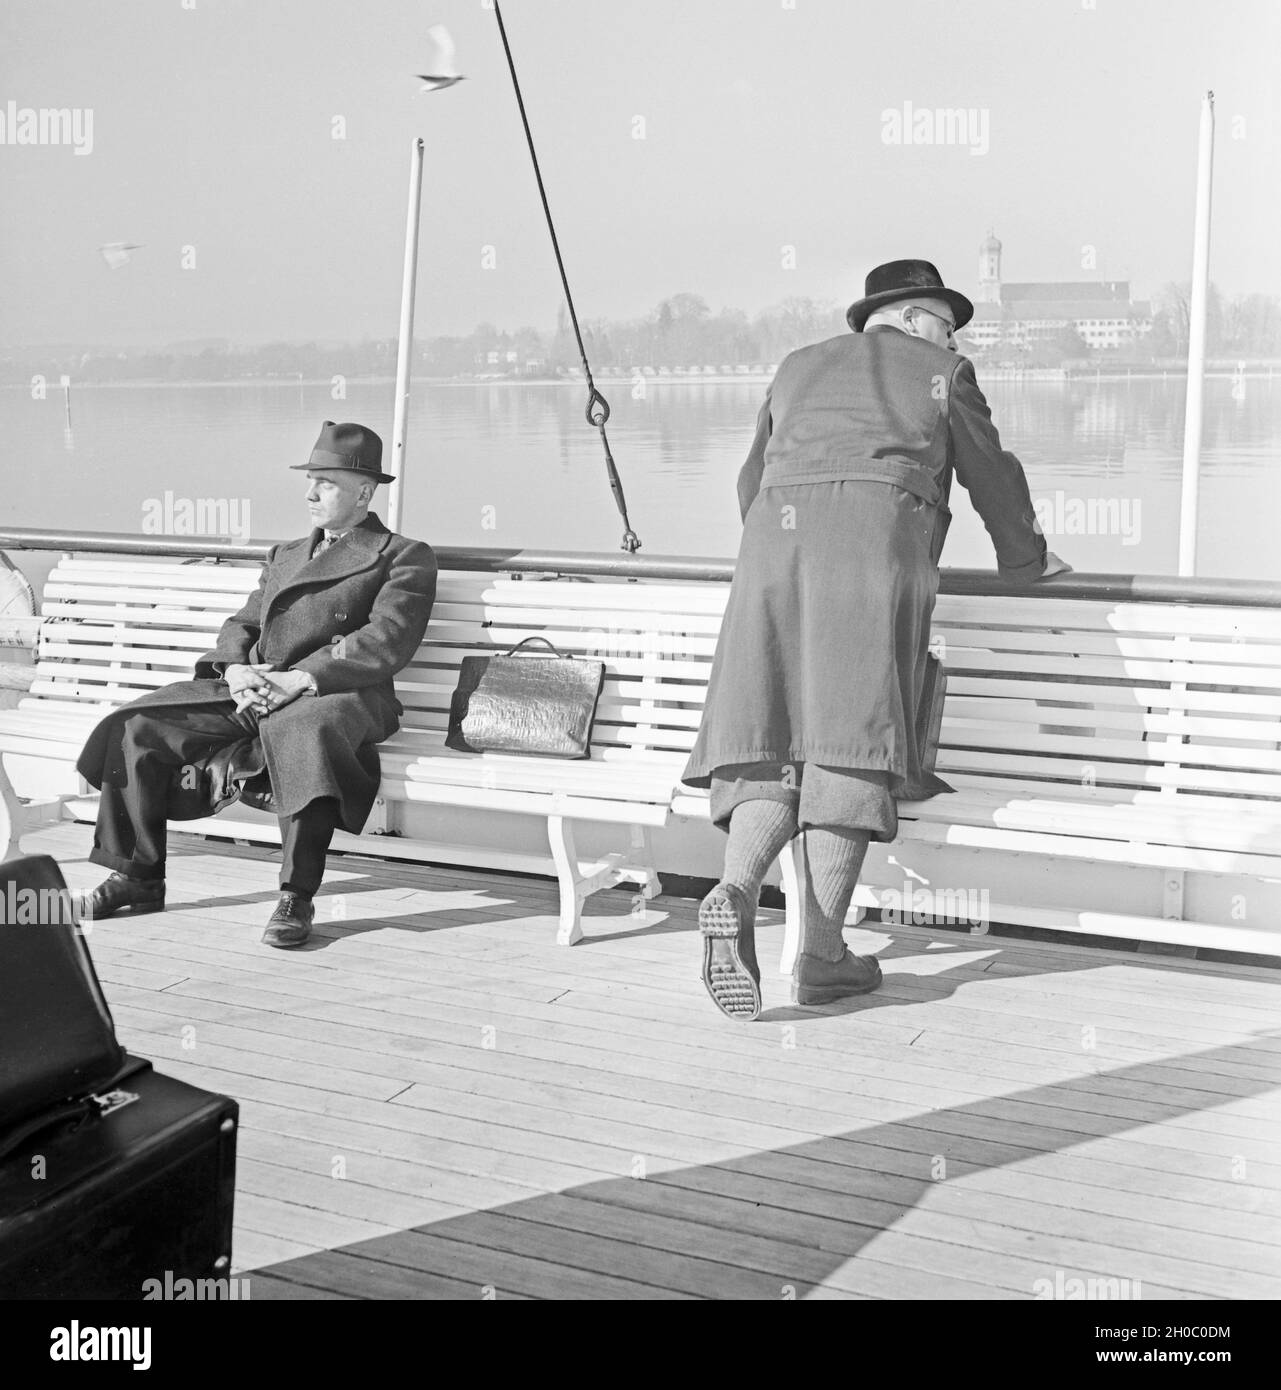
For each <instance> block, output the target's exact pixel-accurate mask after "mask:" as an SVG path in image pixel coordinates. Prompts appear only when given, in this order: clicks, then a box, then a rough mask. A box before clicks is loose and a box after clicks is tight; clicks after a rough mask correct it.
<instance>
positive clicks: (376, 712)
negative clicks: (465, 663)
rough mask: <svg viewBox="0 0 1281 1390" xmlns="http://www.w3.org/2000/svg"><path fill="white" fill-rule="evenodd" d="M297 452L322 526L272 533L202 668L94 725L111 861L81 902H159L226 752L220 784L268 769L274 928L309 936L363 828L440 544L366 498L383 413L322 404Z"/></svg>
mask: <svg viewBox="0 0 1281 1390" xmlns="http://www.w3.org/2000/svg"><path fill="white" fill-rule="evenodd" d="M291 466H292V467H294V468H296V469H300V470H306V473H307V494H306V500H307V509H308V511H309V513H310V515H311V523H312V528H313V529H312V531H311V534H310V535H308V536H304V537H303V538H302V539H301V540H296V541H288V542H285V543H284V544H282V545H277V546H274V547H273V548H272V550H271V552H270V553H269V554H268V556H267V562H266V564H265V565H264V566H263V570H262V574H261V576H260V578H259V581H258V588H257V589H256V590H255V591H254V593H253V594H252V595H250V597H249V600H248V601H247V602H246V604H245V606H244V607H243V608H242V609H241V610H240V612H239V613H237V614H235V615H234V617H231V618H228V619H227V621H226V622H225V623H224V624H223V627H222V631H221V632H220V633H219V634H218V644H217V646H216V647H215V648H214V650H213V651H212V652H209V653H208V654H207V655H205V656H203V657H201V658H200V660H199V661H198V662H197V663H196V671H195V679H194V680H189V681H178V682H176V683H175V684H172V685H167V686H163V687H162V688H160V689H158V690H155V691H152V692H149V693H148V694H146V695H144V696H142V697H141V698H139V699H137V700H134V701H133V702H132V703H131V704H128V705H124V706H122V707H121V708H120V709H118V710H115V711H114V712H113V713H111V714H109V715H107V716H106V718H104V719H103V720H102V722H101V723H100V724H99V725H98V726H97V728H95V729H94V731H93V732H92V733H91V734H90V735H89V739H88V741H87V742H86V744H85V747H84V751H83V752H82V753H81V755H80V761H79V763H78V764H77V768H78V770H79V772H80V774H81V776H83V777H84V778H86V780H87V781H89V782H90V783H91V785H93V786H95V787H99V788H101V790H102V797H101V800H100V801H99V803H98V823H97V828H96V830H95V832H94V841H93V850H92V851H91V853H90V855H89V858H90V859H91V860H92V861H93V862H94V863H95V864H101V865H103V866H104V867H105V868H108V869H110V870H112V873H111V876H110V877H109V878H108V879H106V880H105V881H104V882H103V883H101V884H99V886H98V887H97V888H95V889H94V890H93V891H92V893H90V894H89V895H88V897H87V902H86V904H85V910H84V915H85V916H88V917H94V918H98V917H109V916H110V915H111V914H112V913H114V912H120V911H126V912H159V911H161V910H162V909H163V908H164V902H165V822H166V820H167V819H169V818H187V819H190V818H192V816H199V815H202V814H207V813H208V812H209V811H211V810H212V809H213V807H212V806H204V805H201V806H197V807H196V808H194V809H193V808H191V807H190V806H189V805H180V803H182V802H183V801H184V798H183V797H182V796H181V795H180V793H179V792H178V787H179V786H180V785H183V784H184V783H183V781H182V779H183V777H184V775H185V774H189V773H190V770H191V769H192V768H201V769H203V771H204V776H205V778H206V779H208V778H209V775H210V772H211V770H213V769H215V768H216V769H217V775H215V776H214V778H213V780H214V782H215V784H218V783H221V785H222V788H223V790H225V789H226V786H227V783H228V781H229V779H231V778H232V777H234V780H236V781H243V780H244V779H245V778H246V777H251V776H253V775H254V774H257V773H260V772H262V771H263V770H264V769H265V771H266V773H267V775H268V777H269V779H270V785H271V794H272V802H273V806H274V809H275V810H276V812H277V814H278V815H279V817H280V837H281V870H280V900H279V902H278V904H277V906H276V910H275V912H274V913H273V914H272V916H271V919H270V921H269V922H268V924H267V930H266V933H265V935H264V936H263V941H264V942H265V943H266V944H267V945H269V946H280V947H295V946H301V945H302V944H303V943H304V942H305V941H306V940H307V938H308V936H309V935H310V932H311V924H312V918H313V916H314V911H315V909H314V907H313V905H312V896H313V894H314V893H315V892H316V889H317V888H319V887H320V882H321V879H322V878H323V876H324V871H325V856H326V854H327V852H328V850H329V843H330V840H331V839H332V837H333V833H334V831H335V830H336V829H337V828H338V827H340V826H341V827H342V828H344V829H346V830H349V831H351V832H352V833H354V834H358V833H359V832H360V830H361V828H362V827H363V825H364V823H365V820H366V818H367V817H368V815H369V812H370V809H371V808H372V806H373V804H374V798H375V797H376V795H377V793H378V784H379V762H378V744H379V743H381V742H382V741H383V740H384V739H387V738H390V737H391V735H392V734H394V733H395V732H396V730H397V729H398V728H399V727H400V723H399V716H400V714H401V713H402V709H401V705H400V703H399V701H397V699H396V693H395V689H394V686H393V684H392V679H393V677H394V676H395V675H396V673H397V672H398V671H399V670H400V669H401V668H402V667H403V666H405V665H406V664H407V663H408V662H409V660H410V659H411V658H412V656H413V655H414V653H415V652H416V651H417V650H418V645H419V643H420V642H421V641H422V638H423V633H424V632H425V631H426V628H427V621H428V618H429V617H430V616H431V608H432V603H433V601H434V599H435V596H436V557H435V555H434V554H433V553H432V550H431V547H430V546H428V545H425V544H423V542H421V541H413V540H409V539H408V538H407V537H405V536H398V535H395V534H393V533H392V532H391V531H388V530H387V528H386V527H385V526H384V525H383V524H382V522H381V521H380V520H379V519H378V517H377V516H376V515H375V514H374V513H373V512H371V511H370V507H371V505H372V503H373V497H374V492H375V490H376V489H377V487H378V484H379V483H390V482H392V481H394V479H393V478H392V476H391V475H390V474H387V473H384V472H382V440H381V439H380V438H379V437H378V436H377V435H376V434H375V433H374V432H373V430H371V429H367V428H366V427H365V426H363V425H354V424H342V425H336V424H334V423H333V421H332V420H326V421H325V423H324V425H323V427H322V428H321V431H320V438H319V439H318V440H317V441H316V447H315V448H314V449H313V450H312V452H311V457H310V458H309V459H308V461H307V462H306V463H301V464H294V465H291ZM229 759H231V762H229ZM232 763H234V764H235V766H234V767H233V766H232ZM224 799H227V798H225V797H223V796H221V795H218V794H217V792H215V793H214V800H215V801H221V800H224ZM186 800H187V801H188V802H189V801H190V798H186Z"/></svg>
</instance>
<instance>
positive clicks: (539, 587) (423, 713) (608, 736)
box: [0, 556, 724, 944]
mask: <svg viewBox="0 0 1281 1390" xmlns="http://www.w3.org/2000/svg"><path fill="white" fill-rule="evenodd" d="M257 573H258V570H257V567H256V566H245V565H235V564H231V565H227V564H218V565H215V564H211V563H199V564H179V563H173V562H167V563H156V562H149V561H146V560H135V561H125V560H116V559H101V558H98V557H96V556H87V557H70V558H66V559H64V560H63V561H62V562H61V563H60V564H59V565H58V566H57V567H56V568H55V569H54V570H53V572H52V573H51V574H50V576H49V579H48V582H47V583H46V586H45V602H44V611H43V618H44V621H43V623H42V627H41V633H40V641H39V652H38V660H37V667H36V676H35V680H34V683H33V685H32V688H31V692H30V695H29V696H28V697H27V698H26V699H24V700H22V701H21V702H20V704H19V707H18V708H17V709H16V710H13V711H7V712H6V711H0V754H9V755H12V756H14V757H28V758H30V757H34V758H47V759H52V760H55V761H58V762H60V763H62V764H64V765H65V764H70V763H74V760H75V758H76V756H77V755H78V753H79V750H80V747H81V746H82V745H83V742H84V739H85V737H86V735H87V734H88V732H89V730H90V729H91V728H92V726H93V724H94V722H95V721H96V720H97V719H98V718H100V717H101V715H102V714H103V713H104V712H105V711H107V710H108V709H110V708H113V707H114V706H116V705H119V704H122V703H125V702H127V701H128V700H130V699H133V698H134V697H136V696H137V695H138V694H140V693H141V692H142V691H144V690H146V689H149V688H152V687H155V686H159V685H164V684H166V683H168V682H169V681H172V680H177V679H181V678H184V677H186V676H188V675H190V673H191V671H192V667H193V665H194V661H195V659H196V658H197V657H198V656H199V655H200V654H201V653H203V652H205V651H207V650H209V648H210V647H211V646H212V645H213V642H214V638H215V636H216V633H217V631H218V629H219V627H220V626H221V624H222V622H223V621H224V620H225V618H226V617H227V616H228V615H229V614H231V613H233V612H235V611H236V610H237V609H238V608H239V607H240V606H241V604H242V603H243V602H244V598H245V596H246V595H247V594H248V593H249V592H250V590H251V589H252V588H253V586H254V584H255V583H256V581H257ZM723 602H724V595H723V594H722V593H721V592H719V590H718V589H717V588H716V587H715V586H710V585H692V584H691V585H661V586H654V585H642V584H635V583H625V582H623V583H610V584H591V583H582V582H574V581H572V580H555V581H551V582H540V581H539V580H538V579H535V578H524V579H513V578H502V577H495V576H492V575H487V574H477V573H464V572H456V573H449V572H445V573H442V574H441V576H440V582H439V586H438V591H437V599H436V604H435V607H434V609H433V612H432V619H431V623H430V626H429V628H428V632H427V636H426V640H425V641H424V644H423V646H422V648H421V649H420V651H419V653H418V655H417V657H416V658H415V659H414V661H413V662H412V663H411V664H410V665H409V666H408V667H406V668H405V670H404V671H403V672H402V673H401V674H400V676H399V678H398V679H397V682H396V685H397V693H398V695H399V697H400V699H401V701H402V703H403V705H404V707H405V711H404V715H403V719H402V728H401V730H400V732H399V733H398V734H397V735H396V737H394V738H393V739H391V740H389V741H388V742H387V743H385V744H383V745H382V747H381V750H380V755H381V759H382V768H383V782H382V787H381V794H380V796H379V799H378V802H377V804H376V806H375V810H374V814H373V815H372V816H371V818H370V821H369V823H368V824H367V826H366V829H365V834H364V835H362V836H359V837H358V836H352V835H346V834H341V833H340V834H339V835H338V836H336V837H335V841H334V846H335V848H336V849H340V850H342V849H348V850H351V849H356V850H360V849H363V850H364V851H365V852H369V851H370V850H371V849H373V848H374V846H373V845H372V843H371V842H370V840H368V839H367V838H366V836H368V835H371V834H372V835H375V836H378V835H381V836H384V837H386V838H383V839H380V840H379V841H378V843H377V847H376V852H377V853H379V854H386V855H389V856H391V857H399V858H414V859H425V860H428V861H438V862H465V863H469V864H475V865H478V866H480V867H488V868H499V869H507V870H512V869H515V870H520V871H530V872H538V873H547V872H551V873H554V874H555V876H556V877H557V879H558V881H559V884H560V889H561V910H560V924H559V930H558V939H559V940H560V941H561V942H563V943H565V944H572V943H573V942H575V941H577V940H578V939H579V938H580V937H581V935H582V927H581V920H580V919H581V911H582V904H583V902H584V901H585V899H586V898H587V897H588V896H589V895H590V894H591V893H593V892H596V891H598V890H599V889H601V888H606V887H610V886H613V885H614V884H617V883H621V882H626V881H631V882H634V883H636V885H637V887H638V889H639V891H640V893H641V894H642V895H643V896H644V897H646V898H652V897H654V896H656V895H657V893H658V892H659V880H658V874H657V871H656V869H655V866H654V859H653V850H652V845H651V841H650V834H649V832H650V830H651V828H652V827H655V826H661V825H664V824H666V823H667V822H668V820H669V819H670V816H671V804H672V797H673V795H674V793H675V790H676V786H677V782H678V779H679V775H680V771H681V769H682V768H683V766H684V761H685V751H687V750H688V748H689V746H690V744H691V743H692V740H693V736H694V731H695V730H696V729H697V727H698V721H699V717H700V714H701V710H702V702H703V698H704V695H705V691H706V683H707V673H708V670H709V669H710V662H711V656H712V652H713V650H714V648H715V643H716V631H717V628H718V626H719V622H720V609H721V607H722V606H723ZM533 632H538V633H541V634H543V635H545V636H547V637H548V638H550V640H551V641H552V642H554V643H555V644H556V645H557V646H558V647H559V648H560V649H562V650H564V651H567V652H574V653H578V654H583V655H589V656H593V657H597V658H600V659H603V660H604V661H605V662H606V680H605V686H604V690H603V693H602V697H601V701H600V704H599V707H598V715H597V722H596V726H595V730H594V734H593V741H592V757H591V758H590V759H586V760H582V761H573V762H568V761H564V760H560V759H552V758H537V759H534V758H522V757H512V756H504V755H501V754H491V753H486V754H480V755H477V754H469V753H457V752H454V751H452V750H450V749H447V748H446V747H445V746H444V737H445V731H446V728H447V725H448V712H449V703H450V695H451V693H452V691H453V689H454V687H455V685H456V684H457V679H458V666H459V662H460V661H461V659H462V658H463V657H464V656H466V655H468V654H469V653H476V652H480V653H491V654H492V653H493V652H495V651H501V650H506V649H507V648H509V647H511V646H514V645H515V644H516V643H517V642H519V641H520V640H522V638H524V637H527V636H529V635H530V634H531V633H533ZM683 750H684V751H683ZM2 762H3V759H2V758H0V764H2ZM0 792H2V793H3V800H4V803H5V807H6V808H7V812H8V821H9V823H8V826H7V827H6V826H5V825H3V824H0V848H4V850H5V853H6V855H7V854H12V853H16V852H17V837H18V835H19V834H20V833H21V832H22V830H23V829H25V828H27V827H29V826H31V825H33V824H36V823H40V822H43V821H44V820H47V819H48V818H49V817H50V816H51V815H58V814H61V809H62V806H63V805H64V804H66V803H71V805H72V806H73V808H74V809H78V810H79V811H80V812H81V813H82V814H85V813H87V812H91V810H92V807H91V806H88V805H86V804H81V803H80V802H79V801H78V798H80V797H82V796H84V795H85V791H84V789H83V788H82V787H81V786H80V784H79V779H78V778H77V779H74V780H71V781H66V782H64V784H63V786H62V788H61V790H60V791H58V792H56V794H54V795H52V796H50V797H47V798H45V799H43V800H41V801H38V802H37V803H36V804H35V805H32V806H26V807H23V806H20V805H19V804H18V799H17V797H16V795H15V793H14V788H13V785H12V783H11V781H10V780H9V778H8V777H7V776H6V775H5V774H4V772H3V768H2V766H0ZM398 802H412V803H424V804H430V805H434V806H439V807H442V808H443V807H471V808H480V809H484V810H486V811H493V812H504V813H519V814H525V815H533V816H538V817H541V818H543V819H544V820H545V822H546V826H547V835H548V849H549V852H548V854H547V855H534V854H530V853H528V852H523V853H522V852H518V851H513V850H510V849H503V848H501V847H499V848H495V847H494V846H492V845H489V846H477V845H473V846H460V845H459V844H457V843H454V842H451V841H449V840H448V839H442V840H440V841H436V840H434V839H433V840H431V841H425V840H422V839H419V838H415V839H405V838H391V836H393V835H395V834H396V831H395V827H394V825H393V822H394V820H395V812H394V808H395V805H396V803H398ZM245 815H246V813H245V811H244V810H243V809H242V808H238V807H231V808H229V809H228V811H227V812H224V813H223V815H221V816H219V817H217V818H207V819H203V820H198V821H188V822H183V829H185V830H189V831H196V832H200V831H205V832H211V833H214V834H222V835H232V834H245V835H248V836H251V837H253V838H256V839H266V840H268V841H274V840H278V838H279V832H278V829H277V827H276V825H275V822H274V820H272V819H271V818H268V817H263V818H257V819H253V818H251V819H249V820H245ZM575 820H589V821H592V822H594V823H606V824H613V825H617V826H618V827H619V829H620V837H621V838H624V839H625V840H626V841H627V843H626V844H625V845H623V846H622V847H621V848H620V849H618V850H617V851H614V852H611V853H608V854H606V855H604V856H602V857H599V858H596V859H592V860H587V861H584V860H582V859H580V857H579V855H578V852H577V848H576V845H575V839H574V833H573V822H574V821H575Z"/></svg>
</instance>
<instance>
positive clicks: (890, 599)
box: [682, 326, 1046, 796]
mask: <svg viewBox="0 0 1281 1390" xmlns="http://www.w3.org/2000/svg"><path fill="white" fill-rule="evenodd" d="M953 472H955V476H956V477H957V478H958V479H959V480H960V482H961V484H962V485H963V486H964V487H965V488H966V489H967V490H968V492H969V494H970V498H971V501H972V502H973V503H974V506H975V508H976V509H977V511H978V513H979V515H980V516H981V517H982V519H983V522H984V524H985V525H986V527H987V530H988V533H989V535H990V536H991V538H992V542H993V545H994V546H995V549H996V556H997V562H998V567H999V569H1000V572H1001V574H1002V575H1003V576H1005V577H1007V578H1011V579H1016V580H1026V579H1029V578H1039V577H1040V575H1041V573H1042V572H1043V570H1044V568H1045V554H1046V549H1045V540H1044V538H1043V537H1042V535H1041V533H1040V529H1039V527H1038V526H1037V524H1036V518H1035V514H1034V512H1033V509H1032V500H1031V496H1030V494H1029V492H1028V486H1027V480H1026V478H1025V476H1024V473H1023V468H1022V465H1021V464H1020V463H1019V461H1018V459H1017V458H1015V456H1014V455H1013V454H1010V453H1006V452H1005V451H1004V450H1003V449H1002V448H1001V441H1000V438H999V436H998V435H997V432H996V429H995V428H994V426H993V425H992V420H991V414H990V412H989V410H988V406H987V402H986V401H985V399H984V397H983V393H982V392H981V391H980V390H979V386H978V382H977V381H976V380H975V376H974V368H973V366H972V365H971V363H970V362H969V361H968V360H967V359H966V358H964V357H960V356H958V355H957V354H956V353H953V352H950V351H948V350H946V349H944V348H940V347H937V346H936V345H934V344H933V343H930V342H928V341H926V340H925V339H923V338H915V337H911V336H909V335H908V334H906V333H901V332H899V331H898V330H897V329H894V328H890V327H888V326H880V327H876V328H873V329H870V330H868V331H867V332H865V333H852V334H843V335H841V336H840V337H837V338H832V339H829V340H828V341H827V342H823V343H817V344H815V345H813V346H811V347H806V348H802V349H800V350H799V351H798V352H794V353H791V354H790V355H789V356H788V357H786V358H785V359H784V361H783V362H782V364H781V365H780V366H779V369H778V373H777V375H776V376H775V378H774V380H773V382H772V383H771V385H770V388H769V392H768V393H767V395H766V399H765V404H764V405H763V407H762V408H761V412H760V416H759V419H758V421H757V428H756V437H755V439H754V441H753V443H752V447H751V451H750V453H749V454H748V458H747V462H746V463H745V464H744V465H743V468H742V471H741V473H740V474H739V480H738V496H739V505H740V510H741V512H742V515H743V538H742V544H741V547H740V549H739V555H738V562H737V565H736V567H735V570H734V580H733V584H732V585H731V589H730V595H729V600H728V604H727V607H726V611H725V618H724V621H723V623H722V625H721V631H720V637H719V640H718V642H717V646H716V655H715V658H714V660H713V663H712V673H711V678H710V684H709V687H708V693H707V703H706V706H705V708H704V713H703V720H702V724H701V727H700V728H699V732H698V736H697V739H696V741H695V744H694V748H693V751H692V753H691V754H690V758H689V762H688V764H687V766H686V769H685V772H684V775H683V779H682V780H684V781H685V782H687V783H689V784H690V785H691V786H696V787H706V786H709V785H710V783H711V774H712V772H713V771H714V770H715V769H716V768H718V767H725V766H727V765H731V764H735V763H751V762H779V763H805V762H812V763H817V764H820V765H822V766H828V767H843V768H858V769H863V770H881V771H886V772H888V773H889V774H890V778H891V780H890V787H891V791H892V793H894V794H895V795H896V796H904V795H908V794H910V795H912V796H921V795H933V794H934V793H935V792H939V791H946V790H949V788H948V787H947V784H946V783H944V782H942V781H940V780H939V779H938V778H934V777H932V776H930V775H923V774H922V770H921V752H922V750H921V749H920V748H918V746H917V737H916V716H917V709H918V706H919V704H920V701H921V697H922V688H923V685H924V680H925V669H926V656H927V654H928V651H929V639H930V617H931V614H932V613H933V609H934V599H935V595H936V593H937V591H938V560H939V556H940V554H941V552H942V549H943V541H944V538H945V536H946V534H947V527H948V524H949V522H950V520H951V512H950V511H949V510H948V505H947V503H948V492H949V488H950V483H951V477H952V474H953Z"/></svg>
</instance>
